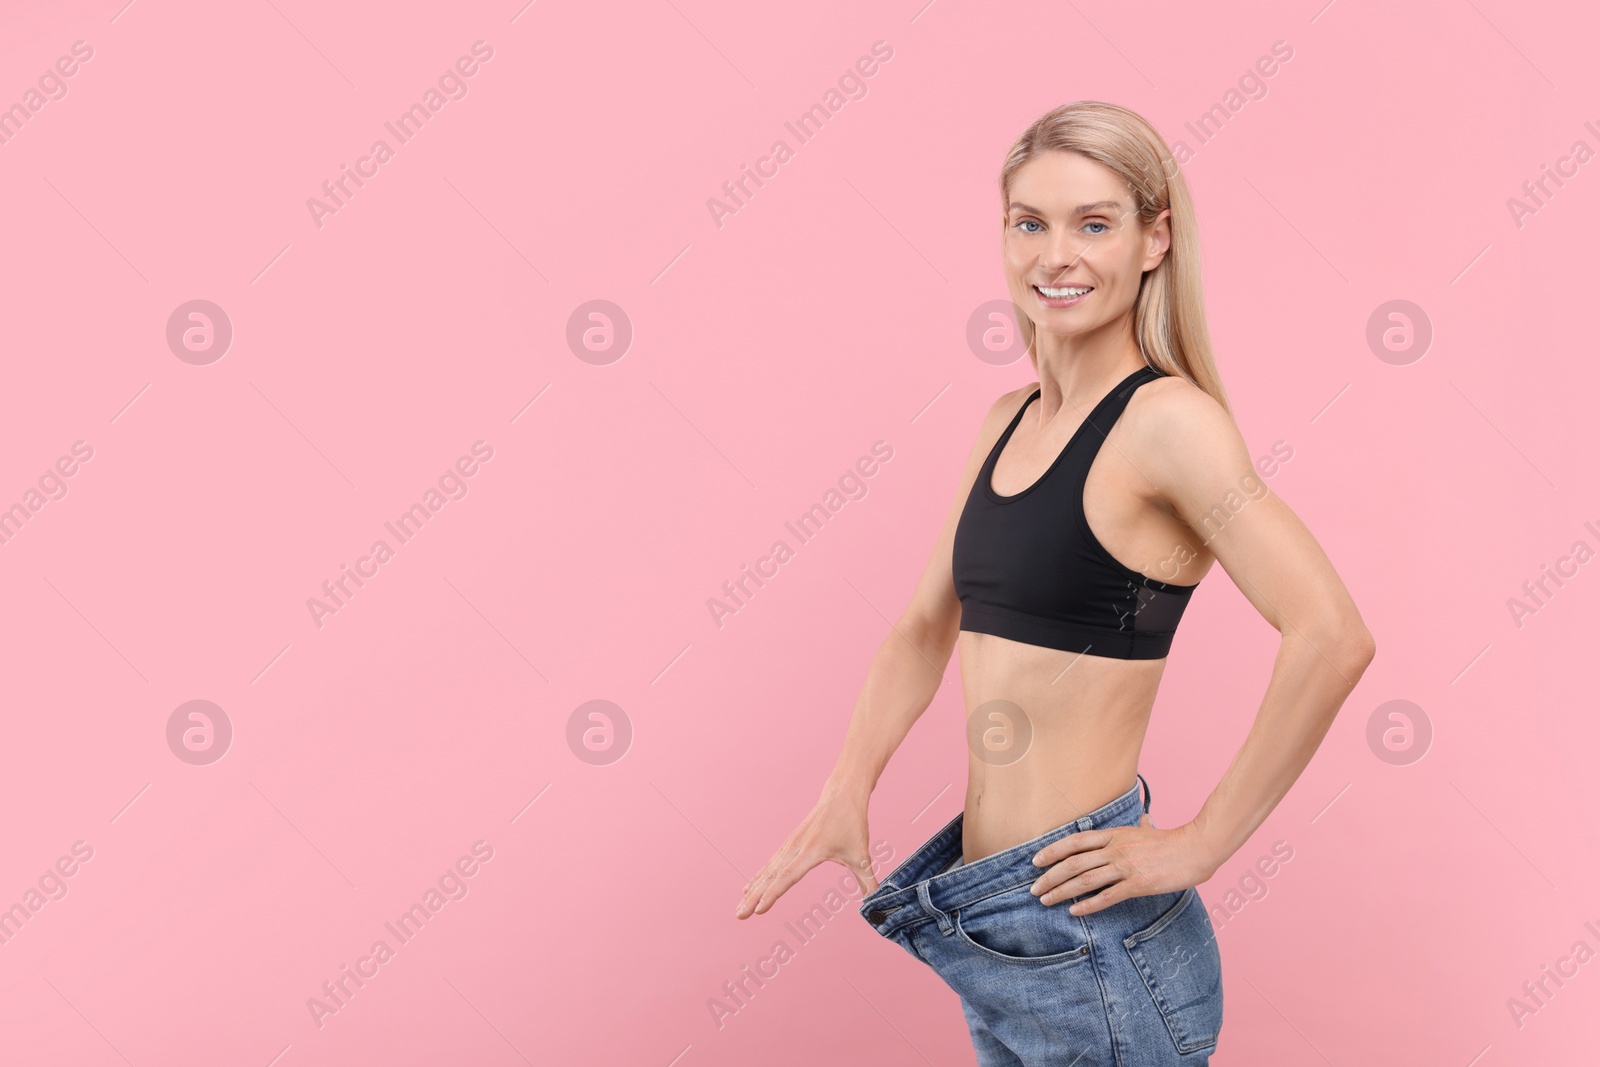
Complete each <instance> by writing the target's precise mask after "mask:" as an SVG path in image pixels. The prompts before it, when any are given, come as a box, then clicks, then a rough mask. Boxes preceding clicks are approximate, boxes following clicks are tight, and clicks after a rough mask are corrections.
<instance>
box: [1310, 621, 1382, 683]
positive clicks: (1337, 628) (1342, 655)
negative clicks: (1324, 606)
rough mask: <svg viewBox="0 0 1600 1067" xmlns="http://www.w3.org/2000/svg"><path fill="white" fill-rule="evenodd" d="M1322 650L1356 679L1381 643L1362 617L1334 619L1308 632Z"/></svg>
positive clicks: (1335, 663) (1343, 670)
mask: <svg viewBox="0 0 1600 1067" xmlns="http://www.w3.org/2000/svg"><path fill="white" fill-rule="evenodd" d="M1308 636H1309V639H1310V641H1311V642H1312V643H1313V644H1314V645H1316V647H1317V648H1318V649H1320V650H1321V651H1322V654H1323V655H1324V656H1325V657H1326V658H1327V659H1328V660H1329V661H1330V662H1332V663H1333V664H1334V666H1336V667H1337V668H1338V669H1339V672H1340V673H1341V674H1344V675H1346V676H1347V677H1349V678H1350V679H1351V681H1352V682H1354V680H1355V679H1357V678H1359V677H1360V676H1361V675H1362V674H1363V673H1364V672H1365V671H1366V669H1367V665H1368V664H1370V663H1371V662H1372V660H1373V657H1374V656H1376V655H1377V652H1378V643H1377V641H1376V640H1375V639H1374V638H1373V636H1372V631H1371V630H1369V629H1367V627H1366V625H1365V624H1364V623H1363V622H1362V621H1361V620H1360V618H1353V619H1351V618H1341V619H1338V620H1330V621H1329V622H1328V623H1327V624H1326V625H1324V626H1320V627H1318V628H1317V630H1316V633H1315V634H1313V635H1308Z"/></svg>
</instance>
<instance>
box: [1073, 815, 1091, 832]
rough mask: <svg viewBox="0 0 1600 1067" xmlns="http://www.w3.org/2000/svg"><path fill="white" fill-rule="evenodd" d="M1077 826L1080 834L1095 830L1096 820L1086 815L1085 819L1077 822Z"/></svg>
mask: <svg viewBox="0 0 1600 1067" xmlns="http://www.w3.org/2000/svg"><path fill="white" fill-rule="evenodd" d="M1076 826H1077V827H1078V830H1079V832H1080V833H1081V832H1082V831H1084V830H1093V829H1094V820H1093V819H1091V818H1089V816H1087V815H1085V816H1084V817H1083V818H1081V819H1079V820H1078V821H1077V823H1076Z"/></svg>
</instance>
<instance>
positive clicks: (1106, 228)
mask: <svg viewBox="0 0 1600 1067" xmlns="http://www.w3.org/2000/svg"><path fill="white" fill-rule="evenodd" d="M1169 215H1170V211H1165V210H1164V211H1162V212H1161V214H1160V215H1159V216H1157V218H1156V221H1155V222H1154V223H1152V224H1151V225H1150V226H1149V227H1142V226H1140V225H1139V220H1138V217H1137V216H1136V215H1135V214H1134V200H1133V193H1132V192H1131V191H1130V190H1129V189H1128V187H1127V185H1125V184H1124V183H1123V181H1122V179H1121V178H1119V177H1118V176H1117V174H1116V172H1115V171H1112V170H1110V169H1108V168H1106V167H1104V166H1101V165H1100V164H1099V163H1096V162H1095V161H1094V160H1092V159H1089V158H1088V157H1086V156H1081V155H1079V154H1078V153H1076V152H1042V153H1040V154H1039V155H1037V156H1035V157H1034V158H1033V159H1030V160H1029V161H1028V162H1027V163H1025V164H1024V165H1023V166H1022V169H1020V170H1019V171H1017V175H1016V177H1015V179H1013V181H1012V183H1011V204H1010V208H1009V210H1008V212H1007V214H1006V217H1005V220H1004V225H1005V236H1004V238H1003V240H1002V246H1003V252H1004V255H1005V265H1006V283H1007V285H1008V286H1009V287H1010V289H1011V299H1012V300H1013V301H1014V302H1015V303H1016V305H1017V306H1018V307H1019V308H1021V309H1022V311H1023V313H1024V314H1026V315H1027V316H1028V318H1030V319H1032V320H1033V325H1034V329H1035V330H1036V331H1040V332H1047V333H1056V334H1082V333H1087V332H1090V331H1092V330H1095V329H1098V328H1100V327H1102V326H1105V325H1106V324H1107V323H1111V322H1114V321H1116V320H1117V319H1118V318H1120V317H1122V316H1125V315H1128V314H1129V313H1130V312H1131V311H1132V308H1133V303H1134V300H1135V298H1136V297H1137V296H1138V295H1139V280H1140V279H1141V278H1142V277H1143V275H1144V272H1145V271H1147V270H1151V269H1153V268H1155V267H1156V266H1157V265H1158V264H1160V262H1161V257H1162V256H1163V255H1164V254H1165V253H1166V250H1167V247H1168V245H1169V244H1170V243H1171V233H1170V231H1169V229H1168V226H1167V218H1168V216H1169ZM1041 286H1043V287H1044V288H1045V289H1049V290H1051V292H1049V293H1046V292H1042V291H1041V289H1040V287H1041ZM1061 289H1072V290H1074V291H1073V292H1070V293H1063V292H1060V290H1061ZM1083 289H1087V290H1088V292H1086V293H1085V292H1081V290H1083Z"/></svg>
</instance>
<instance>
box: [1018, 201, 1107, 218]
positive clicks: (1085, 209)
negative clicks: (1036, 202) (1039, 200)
mask: <svg viewBox="0 0 1600 1067" xmlns="http://www.w3.org/2000/svg"><path fill="white" fill-rule="evenodd" d="M1011 210H1012V211H1026V212H1028V213H1029V214H1032V215H1043V214H1045V212H1043V211H1040V210H1039V209H1038V208H1036V207H1032V206H1030V205H1028V204H1022V203H1018V202H1017V201H1015V200H1013V201H1012V202H1011ZM1124 210H1125V209H1124V207H1123V204H1122V201H1120V200H1096V201H1095V202H1094V203H1092V204H1081V205H1079V206H1078V207H1075V208H1073V209H1072V213H1071V214H1070V215H1069V216H1067V217H1068V218H1077V217H1078V216H1079V215H1090V214H1093V213H1095V212H1097V211H1098V212H1110V213H1111V214H1114V215H1115V214H1121V213H1122V212H1123V211H1124Z"/></svg>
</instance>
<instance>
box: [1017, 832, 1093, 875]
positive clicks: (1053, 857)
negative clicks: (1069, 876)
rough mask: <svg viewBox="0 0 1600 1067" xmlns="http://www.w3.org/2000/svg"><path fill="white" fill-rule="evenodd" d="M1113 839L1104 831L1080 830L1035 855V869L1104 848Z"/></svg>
mask: <svg viewBox="0 0 1600 1067" xmlns="http://www.w3.org/2000/svg"><path fill="white" fill-rule="evenodd" d="M1110 840H1111V837H1110V835H1108V834H1107V833H1106V832H1105V831H1104V830H1080V831H1079V832H1077V833H1075V834H1068V835H1067V836H1066V837H1063V838H1060V839H1058V840H1055V841H1052V842H1050V843H1049V844H1048V845H1046V846H1044V848H1041V849H1040V850H1039V851H1038V852H1036V853H1034V855H1033V864H1034V866H1035V867H1048V866H1050V865H1051V864H1054V863H1058V862H1060V861H1061V860H1064V859H1066V858H1067V857H1068V856H1071V855H1074V854H1075V853H1078V852H1085V851H1088V850H1089V849H1095V848H1102V847H1104V846H1105V844H1106V842H1108V841H1110Z"/></svg>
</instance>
